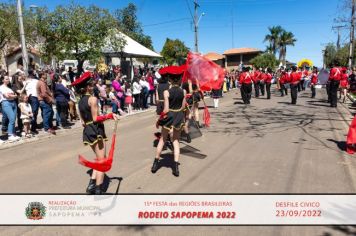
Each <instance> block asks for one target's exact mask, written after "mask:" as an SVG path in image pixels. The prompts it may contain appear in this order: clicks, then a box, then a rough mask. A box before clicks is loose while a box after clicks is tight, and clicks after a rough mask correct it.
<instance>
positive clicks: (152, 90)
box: [146, 72, 156, 106]
mask: <svg viewBox="0 0 356 236" xmlns="http://www.w3.org/2000/svg"><path fill="white" fill-rule="evenodd" d="M146 81H147V83H148V84H149V91H148V96H149V98H150V105H151V106H153V97H154V95H155V90H156V89H155V84H154V78H153V76H152V74H151V72H148V73H147V76H146Z"/></svg>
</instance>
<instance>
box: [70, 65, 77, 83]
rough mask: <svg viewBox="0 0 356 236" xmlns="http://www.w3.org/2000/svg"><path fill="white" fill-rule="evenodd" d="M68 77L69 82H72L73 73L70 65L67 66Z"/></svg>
mask: <svg viewBox="0 0 356 236" xmlns="http://www.w3.org/2000/svg"><path fill="white" fill-rule="evenodd" d="M68 77H69V80H70V83H73V82H74V77H75V73H74V72H73V68H72V67H69V68H68Z"/></svg>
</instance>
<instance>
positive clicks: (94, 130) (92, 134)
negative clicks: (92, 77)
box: [78, 95, 108, 146]
mask: <svg viewBox="0 0 356 236" xmlns="http://www.w3.org/2000/svg"><path fill="white" fill-rule="evenodd" d="M89 97H90V95H84V96H83V97H81V99H80V100H79V102H78V107H79V112H80V116H81V118H82V120H83V121H84V123H85V127H84V130H83V143H84V144H85V145H90V146H92V145H94V144H96V143H97V142H98V141H99V140H104V141H107V140H108V138H107V137H106V134H105V128H104V124H103V123H97V122H94V121H93V116H92V115H91V109H90V106H89V103H88V100H89Z"/></svg>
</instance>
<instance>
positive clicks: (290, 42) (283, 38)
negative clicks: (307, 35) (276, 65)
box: [278, 30, 297, 65]
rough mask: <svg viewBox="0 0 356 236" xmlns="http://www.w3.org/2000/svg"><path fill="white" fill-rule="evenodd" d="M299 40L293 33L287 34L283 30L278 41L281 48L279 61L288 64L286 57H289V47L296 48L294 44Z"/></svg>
mask: <svg viewBox="0 0 356 236" xmlns="http://www.w3.org/2000/svg"><path fill="white" fill-rule="evenodd" d="M296 41H297V40H296V39H295V37H294V34H293V33H292V32H287V31H285V30H283V31H282V32H281V34H280V37H279V40H278V47H279V61H281V62H282V63H283V65H285V64H286V57H287V46H294V43H295V42H296Z"/></svg>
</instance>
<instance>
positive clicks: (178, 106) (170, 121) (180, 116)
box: [162, 86, 185, 130]
mask: <svg viewBox="0 0 356 236" xmlns="http://www.w3.org/2000/svg"><path fill="white" fill-rule="evenodd" d="M168 92H169V112H168V113H167V118H166V119H164V121H163V123H162V126H163V128H165V129H168V130H170V129H171V128H172V127H173V128H174V129H176V130H182V128H183V127H184V125H185V119H184V118H185V114H184V111H183V109H182V102H183V99H184V91H183V89H182V88H180V87H178V86H172V87H171V88H170V89H169V90H168Z"/></svg>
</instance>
